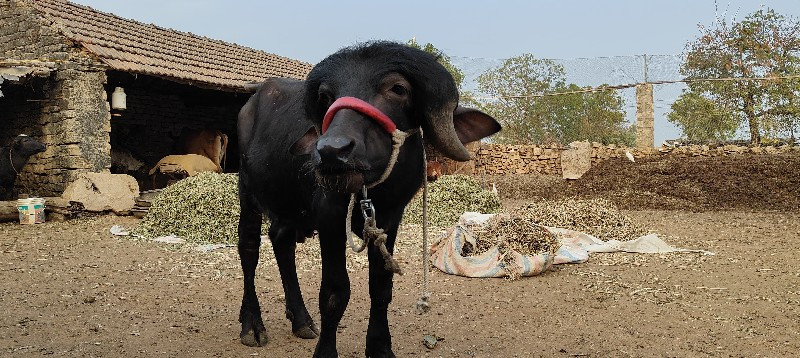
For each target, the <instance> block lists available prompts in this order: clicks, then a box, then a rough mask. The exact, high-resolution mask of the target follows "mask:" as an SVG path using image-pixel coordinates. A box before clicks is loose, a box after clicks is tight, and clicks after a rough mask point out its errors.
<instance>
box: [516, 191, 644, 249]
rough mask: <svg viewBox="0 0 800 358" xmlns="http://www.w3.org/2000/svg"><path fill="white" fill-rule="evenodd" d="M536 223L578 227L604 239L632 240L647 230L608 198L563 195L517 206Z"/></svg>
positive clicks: (522, 215)
mask: <svg viewBox="0 0 800 358" xmlns="http://www.w3.org/2000/svg"><path fill="white" fill-rule="evenodd" d="M514 212H515V213H516V215H519V216H521V217H524V218H527V219H529V220H531V221H533V222H534V223H536V224H539V225H544V226H551V227H559V228H564V229H570V230H576V231H580V232H584V233H587V234H589V235H592V236H594V237H597V238H599V239H601V240H612V239H616V240H620V241H627V240H633V239H636V238H638V237H640V236H643V235H646V234H648V231H647V230H646V229H645V228H643V227H641V226H640V225H638V224H636V223H635V222H633V221H632V220H631V219H630V218H628V217H627V216H625V215H624V214H622V213H621V212H620V211H619V209H617V206H616V205H614V203H612V202H611V201H608V200H606V199H600V198H596V199H577V198H570V199H561V200H545V201H540V202H532V203H528V204H526V205H523V206H521V207H519V208H517V209H515V210H514Z"/></svg>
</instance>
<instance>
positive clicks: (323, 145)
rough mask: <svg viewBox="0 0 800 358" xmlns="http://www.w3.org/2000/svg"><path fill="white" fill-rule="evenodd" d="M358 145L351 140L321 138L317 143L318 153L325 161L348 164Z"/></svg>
mask: <svg viewBox="0 0 800 358" xmlns="http://www.w3.org/2000/svg"><path fill="white" fill-rule="evenodd" d="M355 147H356V143H355V141H354V140H353V139H351V138H343V137H333V138H320V139H319V141H317V152H318V153H319V156H320V158H321V159H322V160H323V161H326V160H338V161H342V162H346V161H348V160H349V159H350V154H352V153H353V149H354V148H355Z"/></svg>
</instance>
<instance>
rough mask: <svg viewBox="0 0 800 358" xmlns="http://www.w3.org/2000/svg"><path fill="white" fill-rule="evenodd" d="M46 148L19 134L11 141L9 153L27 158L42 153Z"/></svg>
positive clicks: (36, 141) (40, 143) (34, 140)
mask: <svg viewBox="0 0 800 358" xmlns="http://www.w3.org/2000/svg"><path fill="white" fill-rule="evenodd" d="M45 149H46V146H45V145H44V144H43V143H42V142H39V141H38V140H36V139H33V138H31V137H28V136H26V135H24V134H20V135H18V136H17V137H15V138H14V139H13V140H12V141H11V153H14V154H15V155H19V156H21V157H25V158H27V157H29V156H31V155H34V154H36V153H41V152H44V151H45Z"/></svg>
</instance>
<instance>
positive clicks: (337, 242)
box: [238, 42, 500, 357]
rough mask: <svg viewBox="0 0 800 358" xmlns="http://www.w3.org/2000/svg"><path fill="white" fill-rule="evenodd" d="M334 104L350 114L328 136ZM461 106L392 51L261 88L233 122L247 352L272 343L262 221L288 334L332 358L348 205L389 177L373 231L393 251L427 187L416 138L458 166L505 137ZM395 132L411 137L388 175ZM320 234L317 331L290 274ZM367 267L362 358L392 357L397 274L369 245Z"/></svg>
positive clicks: (435, 79)
mask: <svg viewBox="0 0 800 358" xmlns="http://www.w3.org/2000/svg"><path fill="white" fill-rule="evenodd" d="M364 102H366V103H368V104H366V105H364V106H361V105H360V104H359V105H355V107H348V103H349V104H350V105H352V104H353V103H361V104H363V103H364ZM340 103H345V106H344V108H345V109H342V110H338V111H336V112H335V113H330V114H329V118H328V119H329V121H326V123H324V124H323V118H324V117H325V116H326V114H328V112H329V109H331V105H332V104H334V106H333V107H334V108H339V107H340V105H339V104H340ZM457 104H458V91H457V89H456V86H455V83H454V81H453V78H452V77H451V75H450V74H449V73H448V72H447V70H445V68H444V67H442V66H441V65H440V64H439V63H437V61H436V57H435V56H433V55H431V54H428V53H426V52H424V51H420V50H417V49H414V48H411V47H408V46H405V45H401V44H396V43H390V42H373V43H367V44H360V45H356V46H353V47H349V48H345V49H342V50H340V51H338V52H336V53H334V54H333V55H331V56H329V57H327V58H326V59H324V60H323V61H322V62H320V63H319V64H317V65H316V66H315V67H314V68H313V69H312V71H311V73H310V74H309V75H308V78H307V79H306V80H305V81H297V80H289V79H271V80H268V81H266V82H264V83H263V84H262V85H261V86H260V87H259V88H258V90H257V92H256V93H255V94H254V95H253V96H252V97H251V98H250V100H249V101H248V102H247V104H245V105H244V107H243V108H242V110H241V111H240V113H239V120H238V135H239V146H240V151H241V157H240V161H241V162H240V163H241V169H240V173H239V195H240V202H241V217H240V219H239V245H238V250H239V255H240V258H241V264H242V271H243V274H244V296H243V298H242V307H241V311H240V314H239V321H240V322H241V324H242V331H241V334H240V337H241V341H242V343H243V344H245V345H248V346H261V345H264V344H266V342H267V333H266V329H265V327H264V323H263V321H262V319H261V311H260V307H259V303H258V298H257V297H256V291H255V285H254V278H255V269H256V265H257V264H258V249H259V246H260V244H261V238H260V228H261V222H262V221H261V215H262V213H265V214H266V215H268V217H269V219H270V220H271V226H270V228H269V238H270V240H271V241H272V247H273V250H274V253H275V257H276V259H277V263H278V269H279V271H280V274H281V280H282V282H283V289H284V294H285V297H286V317H287V318H288V319H289V320H290V321H291V322H292V331H293V332H294V334H295V335H296V336H298V337H302V338H314V337H316V336H317V335H319V341H318V342H317V346H316V349H315V352H314V357H336V356H337V351H336V329H337V326H338V324H339V321H340V320H341V318H342V315H343V314H344V311H345V308H346V307H347V303H348V301H349V299H350V281H349V278H348V275H347V270H346V269H345V246H346V245H345V241H346V235H345V219H346V217H347V208H348V203H349V199H350V195H351V193H359V194H358V195H359V199H360V198H361V188H362V187H364V186H370V185H374V184H375V183H376V182H379V181H380V179H381V177H382V176H383V174H384V172H387V173H389V175H388V177H385V180H384V181H382V182H380V184H378V185H376V186H374V187H373V188H371V189H370V190H369V191H368V196H369V197H370V198H371V200H372V202H373V203H374V207H375V209H376V215H375V216H376V220H377V224H378V227H380V228H381V229H383V230H384V231H385V232H386V233H387V234H388V240H387V243H386V247H387V248H388V250H389V251H392V250H393V247H394V241H395V237H396V235H397V229H398V227H399V225H400V221H401V218H402V215H403V209H404V208H405V206H406V204H408V202H409V201H410V200H411V198H412V197H413V196H414V194H415V193H416V192H417V191H418V190H419V189H420V187H421V185H422V182H423V180H424V175H425V172H424V160H423V142H422V137H421V135H422V133H424V135H425V140H426V141H429V142H430V143H431V144H433V146H434V147H435V148H436V149H438V150H439V151H440V152H442V154H444V155H446V156H447V157H450V158H452V159H455V160H460V161H464V160H468V159H469V158H470V156H469V153H468V152H467V150H466V148H465V147H464V145H463V144H464V143H467V142H471V141H475V140H478V139H480V138H483V137H485V136H488V135H491V134H493V133H496V132H497V131H499V130H500V125H499V124H498V123H497V122H496V121H495V120H494V119H493V118H491V117H489V116H488V115H485V114H483V113H481V112H479V111H476V110H471V109H466V108H462V107H458V106H457ZM359 106H361V107H359ZM366 107H369V108H367V109H365V108H366ZM369 113H372V114H369ZM376 113H377V114H376ZM383 115H385V116H383ZM379 117H380V118H384V120H387V121H386V122H381V121H380V120H378V119H376V118H379ZM387 117H388V118H387ZM393 126H396V127H397V129H398V130H401V131H403V132H405V133H408V134H409V136H408V137H407V139H406V140H405V143H404V144H402V146H401V147H400V150H399V154H398V155H397V156H396V158H397V160H396V165H395V166H394V168H393V169H391V170H387V166H388V165H389V159H390V157H391V155H392V146H393V141H392V135H390V134H389V133H388V132H391V129H392V128H393ZM420 128H421V129H422V133H420ZM363 226H364V219H363V217H362V213H361V211H360V210H359V208H358V205H356V208H355V209H354V211H353V214H352V228H353V232H356V233H361V232H362V229H363ZM315 230H316V231H318V233H319V243H320V248H321V250H320V251H321V255H322V283H321V288H320V293H319V310H320V315H321V320H322V322H321V324H322V325H321V330H319V329H317V327H316V325H315V324H314V322H313V320H312V318H311V316H310V315H309V314H308V311H307V309H306V307H305V304H304V303H303V297H302V295H301V293H300V288H299V284H298V280H297V273H296V271H295V245H296V243H297V242H302V241H303V240H304V238H306V237H309V236H311V235H312V234H313V232H314V231H315ZM359 235H360V234H359ZM368 257H369V294H370V299H371V305H370V317H369V325H368V328H367V337H366V356H367V357H394V353H393V352H392V349H391V336H390V334H389V324H388V320H387V309H388V306H389V303H390V302H391V301H392V275H393V273H392V272H390V271H388V270H387V269H385V268H384V259H383V257H382V256H381V253H380V251H379V249H378V248H377V247H376V246H374V245H369V249H368Z"/></svg>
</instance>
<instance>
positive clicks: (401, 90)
mask: <svg viewBox="0 0 800 358" xmlns="http://www.w3.org/2000/svg"><path fill="white" fill-rule="evenodd" d="M389 90H390V91H392V92H393V93H394V94H396V95H398V96H405V95H407V94H408V89H407V88H406V87H405V86H403V85H401V84H399V83H397V84H395V85H394V86H392V88H390V89H389Z"/></svg>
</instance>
